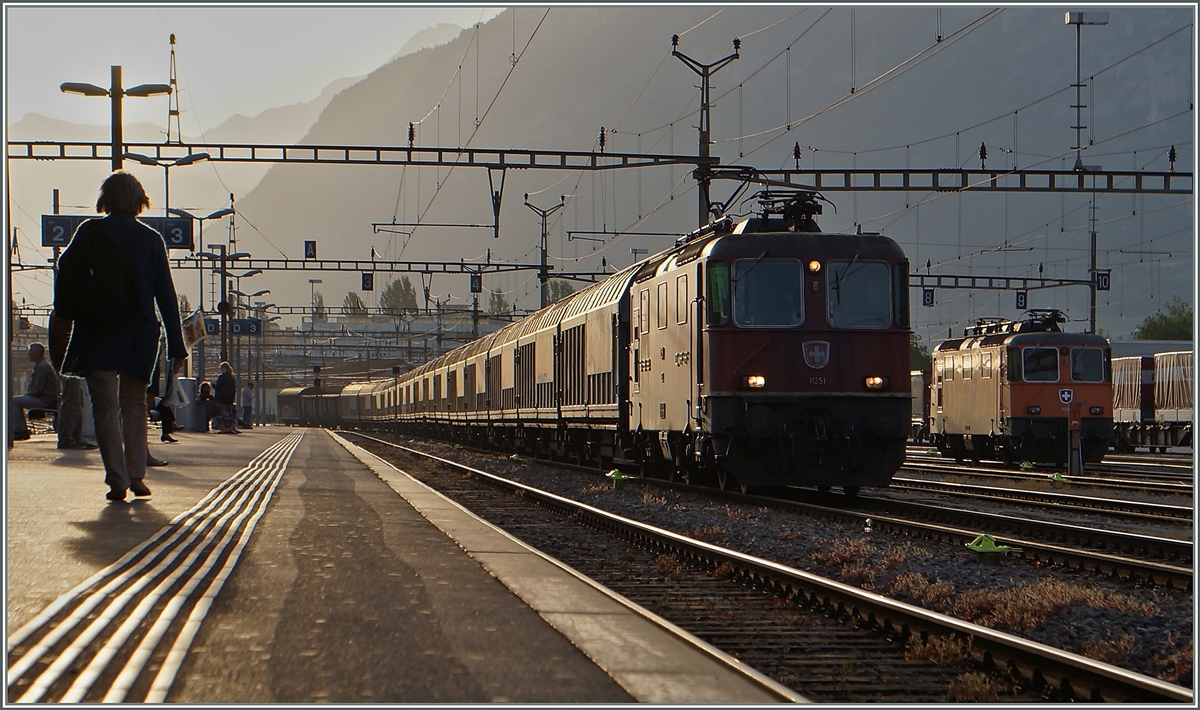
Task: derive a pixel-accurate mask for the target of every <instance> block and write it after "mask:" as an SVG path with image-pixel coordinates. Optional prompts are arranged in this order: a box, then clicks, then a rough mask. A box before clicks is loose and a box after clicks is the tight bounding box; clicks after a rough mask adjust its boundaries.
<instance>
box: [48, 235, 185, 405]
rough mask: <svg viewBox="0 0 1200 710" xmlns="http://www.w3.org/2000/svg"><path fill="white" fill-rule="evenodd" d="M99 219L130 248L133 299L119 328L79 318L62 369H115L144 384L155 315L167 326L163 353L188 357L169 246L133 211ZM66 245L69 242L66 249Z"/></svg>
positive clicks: (154, 340)
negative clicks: (92, 323) (165, 345)
mask: <svg viewBox="0 0 1200 710" xmlns="http://www.w3.org/2000/svg"><path fill="white" fill-rule="evenodd" d="M93 221H94V220H88V221H87V222H84V223H83V224H82V225H80V227H79V230H80V231H82V230H84V229H88V228H90V225H89V223H91V222H93ZM103 222H104V231H105V232H106V233H107V234H108V235H109V236H110V237H111V238H112V239H113V240H114V241H116V242H117V243H118V244H120V245H121V246H122V247H124V248H125V249H126V250H127V251H128V252H129V256H130V258H131V259H132V261H133V265H134V271H135V272H136V276H135V282H136V286H137V302H136V303H129V304H127V305H126V306H125V307H124V308H123V310H124V311H125V312H126V313H127V318H126V319H125V324H124V325H123V326H122V327H120V328H116V329H110V330H102V329H97V328H95V327H94V326H93V327H91V328H89V327H88V324H86V323H83V322H77V323H75V327H74V329H73V331H72V333H71V342H70V343H69V344H68V345H67V353H66V356H65V357H64V358H63V367H62V371H63V372H64V373H65V374H70V375H80V376H83V375H87V374H88V373H90V372H95V371H98V370H119V371H121V372H123V373H127V374H129V375H131V376H133V377H134V378H136V379H138V380H140V381H142V382H148V381H149V380H150V374H151V372H153V370H154V362H155V360H156V358H157V356H158V341H159V333H160V330H159V325H158V320H159V318H158V316H159V314H161V315H162V321H163V325H164V326H165V327H166V333H167V357H169V358H173V359H179V358H184V357H186V356H187V349H186V347H185V346H184V344H183V329H182V327H181V326H180V322H179V303H178V301H177V299H176V296H175V284H174V282H172V280H171V267H170V264H169V263H168V262H167V246H166V244H165V243H164V242H163V238H162V235H161V234H159V233H158V232H156V231H154V230H153V229H151V228H150V227H147V226H146V225H145V224H142V223H141V222H139V221H138V220H137V219H136V218H135V217H134V216H133V215H131V214H123V213H116V214H111V215H109V216H107V217H104V218H103ZM76 234H79V231H77V232H76ZM72 244H73V242H72ZM70 249H71V246H68V247H67V250H68V251H70ZM156 305H157V307H158V308H157V313H156V312H155V306H156Z"/></svg>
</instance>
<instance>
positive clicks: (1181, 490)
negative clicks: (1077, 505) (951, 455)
mask: <svg viewBox="0 0 1200 710" xmlns="http://www.w3.org/2000/svg"><path fill="white" fill-rule="evenodd" d="M904 469H909V470H911V471H919V472H927V473H932V474H937V475H943V476H967V477H970V478H989V479H997V478H1007V479H1012V480H1018V481H1030V482H1040V483H1047V482H1048V481H1049V478H1048V476H1047V474H1045V473H1042V472H1037V473H1031V472H1028V471H1010V470H1006V469H995V468H976V467H972V466H950V465H947V464H944V463H924V462H920V461H912V460H907V461H905V462H904V465H903V466H902V467H901V469H900V470H901V471H903V470H904ZM1062 480H1063V482H1064V483H1074V484H1078V485H1080V486H1083V487H1099V488H1112V489H1127V490H1137V491H1156V492H1160V493H1174V494H1178V495H1187V496H1190V495H1192V488H1193V486H1192V484H1191V483H1190V482H1188V483H1185V482H1183V481H1182V480H1175V481H1135V480H1131V479H1122V478H1101V477H1097V476H1071V475H1064V476H1062Z"/></svg>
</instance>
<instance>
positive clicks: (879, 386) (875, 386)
mask: <svg viewBox="0 0 1200 710" xmlns="http://www.w3.org/2000/svg"><path fill="white" fill-rule="evenodd" d="M863 384H865V385H866V386H867V389H869V390H885V389H887V388H888V384H889V382H888V378H886V377H878V376H873V377H868V378H867V379H865V380H863Z"/></svg>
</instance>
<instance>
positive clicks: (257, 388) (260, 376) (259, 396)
mask: <svg viewBox="0 0 1200 710" xmlns="http://www.w3.org/2000/svg"><path fill="white" fill-rule="evenodd" d="M261 293H270V291H269V290H267V291H262V292H261ZM274 307H275V304H274V303H264V302H263V301H255V302H254V317H255V318H257V319H258V321H259V327H258V337H257V338H255V339H254V344H255V346H256V347H255V350H256V352H255V357H254V405H253V407H254V409H253V410H252V414H251V416H252V417H253V418H254V419H255V420H256V421H257V423H258V426H262V425H263V424H264V423H265V422H266V418H265V417H264V416H263V409H262V408H263V407H265V406H266V403H267V399H266V395H264V394H263V384H262V382H263V380H264V379H266V376H267V367H266V361H265V360H263V337H264V336H265V335H266V326H267V324H268V323H270V322H271V321H272V320H279V316H271V317H270V318H265V317H264V316H266V314H267V309H268V308H274ZM250 423H251V424H254V423H255V422H250Z"/></svg>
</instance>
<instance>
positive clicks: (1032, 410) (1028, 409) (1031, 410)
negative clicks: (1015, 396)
mask: <svg viewBox="0 0 1200 710" xmlns="http://www.w3.org/2000/svg"><path fill="white" fill-rule="evenodd" d="M1025 413H1026V414H1041V413H1042V408H1041V407H1039V406H1037V405H1036V404H1035V405H1032V406H1029V407H1026V408H1025Z"/></svg>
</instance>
